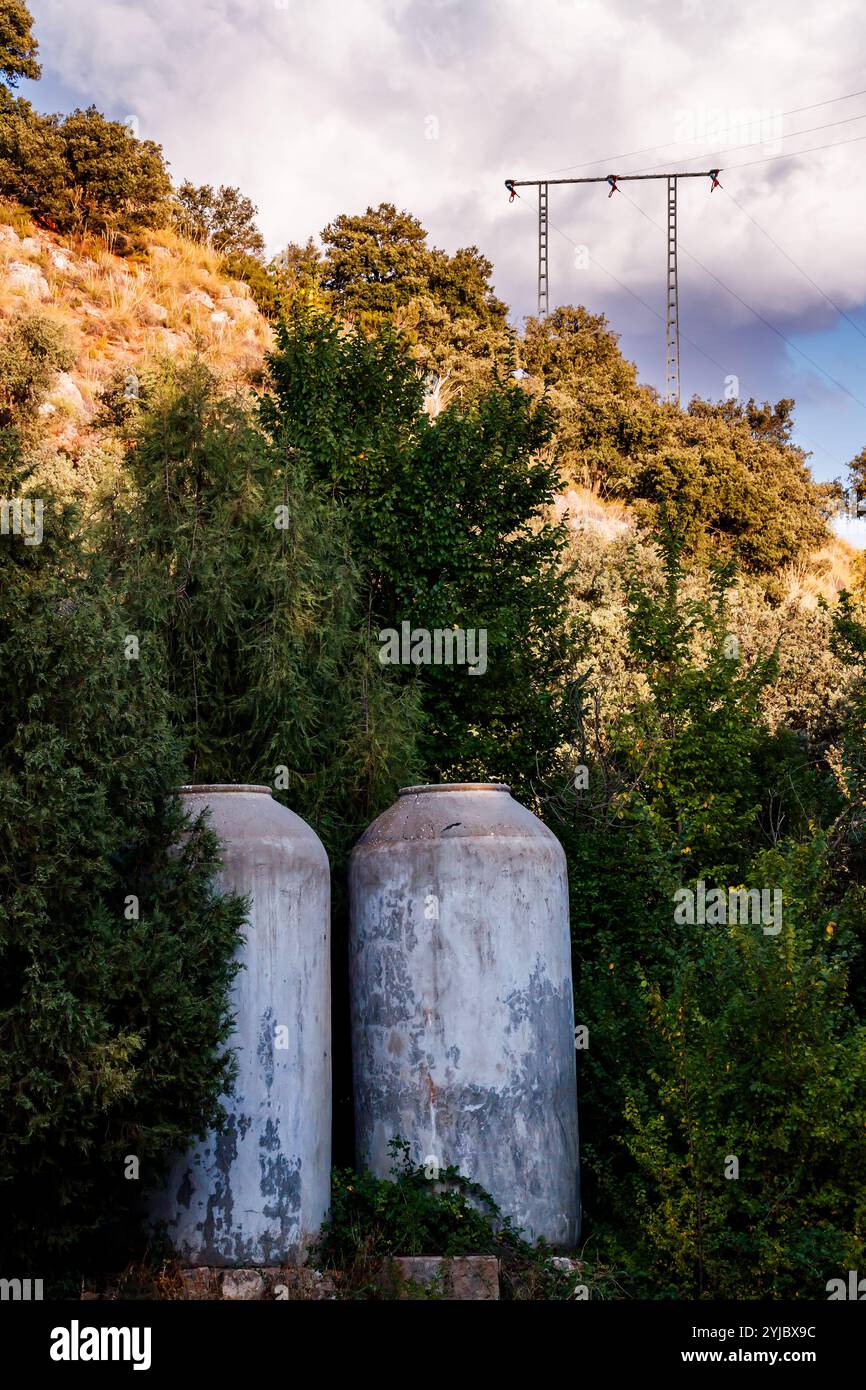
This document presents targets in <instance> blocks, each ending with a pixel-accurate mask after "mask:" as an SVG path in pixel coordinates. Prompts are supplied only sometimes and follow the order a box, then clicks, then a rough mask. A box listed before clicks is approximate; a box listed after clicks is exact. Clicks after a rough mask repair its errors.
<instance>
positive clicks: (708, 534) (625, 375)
mask: <svg viewBox="0 0 866 1390" xmlns="http://www.w3.org/2000/svg"><path fill="white" fill-rule="evenodd" d="M523 359H524V363H525V366H526V369H527V371H528V373H529V377H528V380H527V382H526V383H525V387H526V389H527V390H529V391H531V392H532V393H533V394H538V393H539V392H541V391H542V390H544V391H546V392H547V393H548V395H549V401H550V405H551V408H552V409H553V411H554V413H555V418H556V431H557V440H558V444H559V448H560V456H561V461H562V467H563V471H564V473H565V474H566V476H567V477H568V478H569V479H570V480H571V481H572V482H573V483H576V484H578V485H582V486H584V487H589V488H591V489H592V490H593V491H595V492H598V493H600V494H601V495H602V496H610V497H617V498H620V499H622V500H623V501H625V502H628V503H629V504H631V506H632V508H633V509H634V512H635V513H636V515H637V517H638V518H639V519H640V520H643V521H645V522H647V523H648V524H653V522H654V519H655V518H656V517H657V516H658V515H659V514H660V513H661V512H663V511H664V510H667V511H671V510H674V509H676V511H677V513H678V515H679V516H680V517H681V519H682V530H683V548H684V554H685V555H686V556H687V557H689V558H690V559H692V560H694V561H696V562H697V563H698V564H699V565H706V564H707V563H708V562H709V560H711V559H712V558H713V557H714V556H717V555H720V554H721V555H725V556H728V557H729V558H732V559H735V560H736V561H737V563H738V564H739V566H740V567H741V568H742V569H743V570H744V571H746V572H749V573H752V574H755V575H761V576H765V577H766V580H767V583H768V585H769V586H770V587H773V586H775V589H776V591H777V592H780V585H779V582H778V574H779V571H780V569H781V568H782V567H783V566H784V565H786V564H788V563H790V562H793V561H795V560H797V559H799V558H802V557H803V556H805V555H808V554H809V553H810V552H811V551H813V550H815V549H816V548H817V547H818V546H819V545H821V544H823V543H824V541H825V540H826V538H827V527H826V513H827V506H826V500H825V498H824V496H823V494H822V491H821V489H820V488H819V487H817V486H816V485H815V484H814V483H813V482H812V480H811V478H810V476H809V472H808V469H807V467H806V456H805V454H804V453H803V451H802V450H801V449H799V448H797V447H795V446H794V445H793V444H792V443H791V440H790V436H791V430H792V428H793V404H794V403H793V401H791V400H787V399H785V400H781V401H779V402H777V404H776V405H775V406H772V405H770V404H769V403H767V402H765V403H764V405H763V406H758V405H756V403H755V402H754V401H753V400H750V401H748V402H745V403H738V402H736V401H721V402H718V403H712V402H709V401H702V400H699V399H698V398H695V399H694V400H693V401H692V402H691V403H690V405H689V407H688V409H687V410H685V411H682V410H673V409H671V408H670V407H667V406H662V405H661V404H660V403H659V401H658V399H657V397H656V394H655V392H654V391H651V390H649V389H648V388H645V387H640V386H638V384H637V379H636V372H635V369H634V367H633V365H632V364H631V363H628V362H625V361H624V359H623V358H622V356H621V354H620V351H619V346H618V342H617V337H616V334H614V333H612V332H611V331H610V329H609V328H608V326H607V321H606V320H605V318H604V316H603V315H593V314H589V313H588V312H587V311H586V310H585V309H583V308H581V307H578V308H574V307H573V306H571V305H566V306H564V307H561V308H558V309H556V310H555V311H554V312H553V313H552V314H551V315H549V316H548V317H547V318H546V319H543V320H538V319H529V320H528V321H527V326H526V334H525V337H524V341H523Z"/></svg>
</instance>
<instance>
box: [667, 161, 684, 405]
mask: <svg viewBox="0 0 866 1390" xmlns="http://www.w3.org/2000/svg"><path fill="white" fill-rule="evenodd" d="M665 400H666V401H672V402H673V403H674V404H675V405H679V401H680V290H679V284H678V281H677V181H676V177H669V178H668V292H667V300H666V308H665Z"/></svg>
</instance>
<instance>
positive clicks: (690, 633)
mask: <svg viewBox="0 0 866 1390" xmlns="http://www.w3.org/2000/svg"><path fill="white" fill-rule="evenodd" d="M658 539H659V541H660V543H661V546H662V550H663V553H664V567H663V572H662V576H661V583H659V582H657V581H656V579H655V577H654V576H652V575H651V576H650V578H649V579H647V578H646V577H645V576H644V575H643V574H642V573H641V572H640V571H639V570H638V569H637V568H635V569H634V570H633V572H632V575H631V577H630V582H629V595H630V597H629V607H628V614H627V632H628V638H629V643H630V647H631V651H632V655H633V657H634V658H635V660H636V663H637V667H638V669H639V670H640V672H641V674H642V682H641V684H640V686H639V687H638V691H637V694H636V696H635V697H634V698H633V699H632V700H631V702H630V703H629V704H627V705H626V706H625V707H623V708H621V709H620V711H619V712H618V713H616V714H614V716H613V717H612V718H610V719H609V721H608V722H607V725H606V726H605V727H602V726H600V725H599V722H598V720H597V717H596V710H597V708H598V706H597V704H596V703H595V701H594V700H593V692H592V679H593V678H592V675H591V673H584V675H583V678H582V679H581V681H580V682H579V683H578V685H577V687H576V690H575V701H574V708H575V713H576V732H577V738H576V740H575V745H574V748H573V751H572V753H571V756H570V758H569V759H568V760H566V761H565V763H564V765H563V769H562V774H561V782H560V784H559V786H558V788H556V789H555V790H553V789H552V790H551V793H550V795H549V796H548V798H547V800H546V803H545V810H546V815H547V818H548V820H549V822H550V824H551V825H552V826H553V828H554V829H555V831H556V833H557V834H558V836H559V838H560V839H561V841H562V842H563V844H564V846H565V849H566V853H567V856H568V861H569V878H570V882H571V890H572V931H573V940H574V954H575V999H576V1010H577V1017H578V1021H579V1022H581V1023H583V1024H584V1025H586V1026H587V1028H588V1029H589V1040H590V1043H589V1048H588V1050H587V1051H584V1052H580V1053H579V1054H578V1055H579V1061H580V1078H579V1092H580V1096H581V1105H582V1109H581V1115H582V1144H583V1153H584V1161H585V1166H584V1174H585V1177H586V1179H587V1182H586V1201H587V1209H588V1211H589V1212H590V1213H591V1220H593V1222H594V1234H595V1236H596V1237H597V1238H600V1239H609V1241H610V1242H611V1248H612V1249H614V1250H615V1251H616V1255H617V1258H618V1259H621V1260H622V1261H623V1262H624V1263H625V1264H626V1265H627V1266H628V1269H629V1272H630V1275H631V1278H632V1279H633V1280H634V1281H635V1287H636V1289H637V1290H638V1291H640V1292H642V1293H643V1294H644V1295H646V1296H650V1297H672V1296H674V1297H695V1296H715V1297H740V1298H752V1297H755V1298H757V1297H785V1296H789V1297H793V1296H801V1297H816V1296H820V1288H819V1287H818V1286H817V1285H816V1281H817V1280H818V1278H819V1275H821V1276H822V1277H821V1287H823V1283H824V1281H826V1279H827V1278H828V1277H830V1275H831V1274H833V1273H834V1272H835V1268H834V1264H835V1262H838V1261H843V1262H844V1261H845V1260H846V1259H849V1258H851V1257H852V1255H853V1252H854V1251H855V1250H856V1249H857V1245H858V1241H860V1242H862V1235H863V1228H862V1222H863V1205H862V1202H861V1200H860V1198H859V1196H858V1188H857V1185H856V1183H855V1182H854V1181H853V1176H852V1175H853V1173H854V1172H855V1171H857V1169H858V1167H859V1166H860V1165H861V1164H862V1161H863V1139H862V1134H863V1129H864V1118H866V1116H864V1113H863V1100H864V1086H863V1072H862V1056H863V1046H864V1033H863V1020H862V1017H860V1018H858V1015H857V1013H856V1011H855V1008H854V1007H853V1005H854V1003H855V1002H856V990H855V989H854V988H853V985H854V984H855V983H856V977H852V975H851V963H852V961H853V960H855V959H856V958H857V957H858V956H859V954H860V950H861V944H862V939H863V932H864V918H863V908H862V890H860V889H858V888H857V887H856V886H852V885H851V883H850V881H849V880H848V877H847V870H846V868H845V863H844V856H841V857H840V846H839V830H838V826H839V824H840V817H843V816H844V815H845V814H846V798H845V796H843V795H842V794H841V792H840V789H839V787H838V786H837V785H835V783H834V779H833V778H832V777H830V776H829V774H828V769H827V767H826V766H821V765H820V764H818V765H817V766H816V765H815V762H814V759H813V758H812V757H810V756H809V754H808V750H807V749H806V748H804V746H803V745H802V743H801V741H800V740H798V739H797V738H795V737H794V736H793V734H791V733H790V732H789V731H787V730H786V729H784V728H780V729H778V730H776V732H775V733H774V732H773V731H772V730H771V729H770V727H769V726H768V724H767V722H766V719H765V717H764V715H763V713H762V692H763V690H764V689H765V688H766V686H767V685H768V684H771V683H772V681H773V680H774V679H775V677H776V670H777V663H776V657H775V654H774V653H773V652H769V653H765V654H764V655H763V656H755V654H754V653H748V654H746V655H744V654H743V653H741V651H740V649H739V647H738V645H737V643H736V641H735V640H734V641H733V642H732V638H731V634H730V618H729V613H728V607H727V586H728V583H729V579H730V574H729V572H728V571H727V570H726V568H725V567H721V568H719V569H718V571H717V573H716V575H715V577H714V579H713V582H712V584H711V586H710V591H709V593H708V594H707V596H706V597H703V598H700V597H688V596H687V595H686V594H685V593H684V592H683V590H684V580H685V576H684V573H683V566H682V556H683V547H682V542H681V540H679V539H678V538H677V535H676V533H675V530H674V528H673V527H672V526H669V527H668V528H667V529H666V530H665V531H663V532H662V533H661V534H660V535H659V536H658ZM575 767H576V768H577V775H576V776H575V780H574V781H572V773H573V770H574V768H575ZM702 881H703V882H704V884H705V887H706V890H707V891H710V890H711V889H713V888H717V887H720V888H722V889H723V891H725V892H726V893H727V890H728V889H729V888H732V887H733V888H739V887H747V888H762V887H764V886H769V887H770V888H771V889H772V890H773V891H775V890H776V889H778V890H779V892H781V894H782V903H783V909H782V922H781V930H780V931H779V932H778V933H775V932H774V933H772V934H765V933H764V932H763V930H762V926H761V924H755V923H753V922H750V923H748V924H746V923H733V922H732V923H728V924H724V923H723V924H722V925H712V924H706V925H701V924H700V923H699V922H695V923H694V924H688V923H686V924H683V923H682V922H681V921H678V920H677V918H676V916H675V912H674V907H675V903H676V901H677V898H676V897H675V895H676V894H677V893H679V892H680V890H682V889H684V888H688V889H689V890H690V891H692V892H694V893H697V891H698V884H699V883H700V882H702ZM827 1077H832V1078H833V1081H832V1083H830V1084H827V1082H826V1078H827ZM843 1097H844V1100H843ZM842 1104H845V1105H848V1106H849V1110H848V1112H847V1114H846V1117H845V1120H844V1122H843V1123H842V1125H841V1126H839V1127H838V1128H837V1127H834V1124H833V1115H834V1114H836V1113H837V1111H838V1107H839V1106H840V1105H842ZM762 1126H763V1127H762ZM730 1155H734V1156H739V1159H740V1163H741V1178H740V1180H735V1179H734V1178H732V1177H730V1176H726V1174H725V1166H726V1160H727V1158H728V1157H729V1156H730ZM843 1267H847V1266H844V1263H843ZM822 1271H823V1274H822Z"/></svg>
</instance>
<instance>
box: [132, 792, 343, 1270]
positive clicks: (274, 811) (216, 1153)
mask: <svg viewBox="0 0 866 1390" xmlns="http://www.w3.org/2000/svg"><path fill="white" fill-rule="evenodd" d="M181 792H182V796H183V799H184V802H185V805H186V809H187V810H188V811H189V812H190V814H191V815H193V816H194V815H197V814H198V813H199V812H200V811H202V810H204V809H205V808H208V809H209V810H210V813H211V819H210V823H211V826H212V828H213V829H214V831H215V832H216V833H217V834H218V835H219V837H220V839H221V840H222V842H223V869H222V872H221V874H220V879H219V886H220V887H221V888H222V889H223V890H229V891H231V892H233V893H238V894H241V895H244V896H247V895H248V896H249V897H250V898H251V908H250V916H249V920H248V924H247V926H246V928H245V936H246V941H245V943H244V945H243V946H242V947H241V951H240V959H241V961H242V964H243V966H244V968H243V969H242V970H240V971H239V972H238V974H237V976H236V977H235V983H234V987H233V996H232V1004H233V1009H234V1012H235V1015H236V1021H235V1031H234V1034H233V1036H232V1038H231V1039H230V1046H232V1047H235V1048H237V1050H238V1051H237V1061H238V1077H237V1082H236V1086H235V1094H234V1095H233V1096H231V1097H229V1098H228V1099H227V1100H226V1101H225V1106H226V1109H227V1111H228V1114H229V1122H228V1127H227V1130H226V1132H225V1133H224V1134H219V1135H216V1134H209V1135H208V1136H207V1137H206V1138H205V1140H204V1141H203V1142H202V1143H200V1144H198V1145H197V1146H196V1147H195V1148H194V1149H193V1150H191V1152H189V1153H187V1154H185V1155H184V1156H183V1157H179V1158H178V1159H177V1160H176V1162H175V1163H174V1165H173V1167H172V1170H171V1173H170V1175H169V1179H168V1182H167V1185H166V1187H165V1189H164V1191H162V1192H160V1193H158V1194H156V1195H155V1196H154V1197H153V1198H152V1199H151V1202H150V1205H149V1213H150V1219H151V1221H165V1222H167V1223H168V1226H167V1230H168V1235H169V1239H170V1240H171V1242H172V1244H173V1246H174V1248H175V1250H176V1251H177V1254H178V1256H179V1258H180V1259H181V1260H183V1261H184V1262H186V1263H188V1264H194V1265H261V1264H277V1263H280V1262H282V1261H300V1260H301V1259H303V1257H304V1254H305V1251H306V1248H307V1246H308V1244H309V1241H310V1239H311V1237H313V1236H314V1235H315V1233H316V1232H317V1231H318V1229H319V1227H320V1225H321V1222H322V1220H323V1218H324V1217H325V1216H326V1214H327V1211H328V1206H329V1200H330V1168H331V976H330V916H329V913H330V874H329V870H328V858H327V855H326V853H325V850H324V847H323V845H322V843H321V841H320V840H319V838H318V836H317V835H315V833H314V832H313V831H312V830H311V829H310V827H309V826H308V825H306V824H305V822H304V821H302V820H301V818H300V817H299V816H296V815H295V814H294V812H293V811H289V810H287V809H286V807H285V806H282V805H280V803H279V802H278V801H275V800H274V799H273V797H272V796H271V791H270V788H269V787H256V786H195V787H183V788H181Z"/></svg>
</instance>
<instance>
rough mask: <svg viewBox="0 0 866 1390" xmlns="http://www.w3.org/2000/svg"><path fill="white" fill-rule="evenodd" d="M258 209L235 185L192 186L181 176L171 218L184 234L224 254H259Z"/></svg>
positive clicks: (262, 242)
mask: <svg viewBox="0 0 866 1390" xmlns="http://www.w3.org/2000/svg"><path fill="white" fill-rule="evenodd" d="M257 214H258V208H257V207H256V205H255V203H254V202H253V201H252V199H250V198H247V197H246V196H245V195H244V194H243V193H241V191H240V189H239V188H232V187H229V186H228V185H226V184H220V186H219V188H217V189H214V188H212V187H211V185H210V184H201V185H196V184H194V183H191V182H190V181H189V179H185V180H184V182H183V183H182V184H181V185H180V187H179V188H178V189H177V192H176V193H175V219H176V222H177V226H178V229H179V230H180V231H181V232H182V233H183V235H184V236H188V237H190V238H191V239H192V240H194V241H206V242H207V243H208V244H209V245H210V246H213V248H214V250H216V251H221V252H222V253H223V254H225V255H227V256H231V255H240V256H260V255H261V253H262V252H263V251H264V249H265V239H264V237H263V236H262V234H261V232H260V231H259V229H258V227H257V226H256V216H257Z"/></svg>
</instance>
